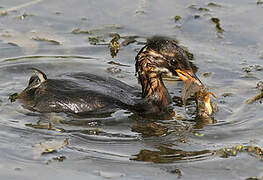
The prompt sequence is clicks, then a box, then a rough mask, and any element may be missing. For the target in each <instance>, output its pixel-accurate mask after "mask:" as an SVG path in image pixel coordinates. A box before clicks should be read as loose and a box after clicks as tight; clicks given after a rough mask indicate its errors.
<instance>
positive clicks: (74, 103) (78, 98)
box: [18, 37, 201, 114]
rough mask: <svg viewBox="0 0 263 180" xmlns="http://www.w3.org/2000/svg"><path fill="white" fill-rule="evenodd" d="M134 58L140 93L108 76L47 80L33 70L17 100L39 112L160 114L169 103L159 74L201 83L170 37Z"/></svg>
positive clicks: (156, 40) (78, 75)
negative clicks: (125, 111) (122, 111)
mask: <svg viewBox="0 0 263 180" xmlns="http://www.w3.org/2000/svg"><path fill="white" fill-rule="evenodd" d="M135 60H136V63H135V68H136V72H137V74H138V79H139V82H140V84H141V86H142V94H141V95H140V93H138V92H137V91H136V90H134V89H133V87H131V86H129V85H127V84H125V83H123V82H121V81H118V80H116V79H113V78H109V77H100V76H96V75H92V74H88V73H75V74H65V75H63V76H61V78H60V79H49V78H47V77H46V75H45V74H44V73H43V72H41V71H39V70H37V69H34V70H35V72H36V75H37V76H36V75H34V76H32V77H31V79H30V81H29V85H28V87H27V88H26V89H25V90H24V91H23V92H21V93H20V94H19V96H18V99H19V100H20V101H21V102H22V103H23V104H24V106H25V107H26V108H28V109H30V110H33V111H38V112H65V113H69V114H100V113H105V112H114V111H116V109H128V110H130V111H132V112H135V113H139V114H160V113H165V112H167V109H168V105H169V103H170V102H171V98H170V95H169V93H168V91H167V89H166V87H165V86H164V83H163V81H162V75H164V74H165V75H171V76H178V75H179V77H180V78H181V79H184V78H193V79H195V80H196V81H197V82H200V81H199V80H198V78H197V77H196V76H195V72H196V67H195V66H194V65H193V64H192V63H191V62H190V58H189V53H187V52H186V51H185V50H184V49H182V48H181V47H179V46H178V45H177V44H176V42H175V41H173V40H171V39H169V38H162V37H154V38H152V39H150V40H149V41H148V42H147V44H146V45H145V46H144V47H143V48H142V49H141V50H140V52H139V53H138V55H137V56H136V58H135ZM178 73H179V74H178ZM200 83H201V82H200Z"/></svg>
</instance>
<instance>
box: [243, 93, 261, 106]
mask: <svg viewBox="0 0 263 180" xmlns="http://www.w3.org/2000/svg"><path fill="white" fill-rule="evenodd" d="M262 97H263V91H261V92H260V93H259V94H258V95H256V96H254V97H252V98H251V99H249V100H247V101H246V104H251V103H253V102H254V101H256V100H259V99H261V98H262Z"/></svg>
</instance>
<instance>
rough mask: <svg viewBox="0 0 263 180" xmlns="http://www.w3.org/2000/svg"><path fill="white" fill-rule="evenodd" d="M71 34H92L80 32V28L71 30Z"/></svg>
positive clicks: (84, 31) (86, 31)
mask: <svg viewBox="0 0 263 180" xmlns="http://www.w3.org/2000/svg"><path fill="white" fill-rule="evenodd" d="M71 33H73V34H92V32H91V31H88V30H81V29H80V28H76V29H73V30H72V31H71Z"/></svg>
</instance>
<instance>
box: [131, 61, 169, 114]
mask: <svg viewBox="0 0 263 180" xmlns="http://www.w3.org/2000/svg"><path fill="white" fill-rule="evenodd" d="M136 67H137V68H136V70H137V73H138V80H139V82H140V83H141V86H142V97H143V98H145V99H147V100H148V102H149V103H152V104H153V105H156V106H157V107H158V108H159V109H160V110H167V107H168V105H169V103H170V102H171V97H170V95H169V93H168V91H167V89H166V87H165V85H164V83H163V80H162V77H161V74H160V73H158V72H157V71H156V68H158V67H156V66H154V65H153V64H152V62H151V61H150V60H149V59H147V58H145V59H143V60H140V61H137V63H136Z"/></svg>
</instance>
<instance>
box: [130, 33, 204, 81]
mask: <svg viewBox="0 0 263 180" xmlns="http://www.w3.org/2000/svg"><path fill="white" fill-rule="evenodd" d="M135 60H136V65H135V66H136V72H139V71H140V66H146V67H148V70H149V72H152V73H156V74H158V75H168V76H179V78H180V79H181V80H183V81H188V80H191V81H193V82H195V83H197V84H198V85H202V83H201V81H200V80H199V79H198V78H197V76H196V75H195V72H196V71H197V68H196V67H195V66H194V65H193V63H191V61H190V58H189V56H188V53H187V52H186V50H184V49H182V48H181V47H180V46H178V45H177V44H176V41H175V40H173V39H169V38H166V37H159V36H158V37H153V38H151V39H149V40H148V42H147V45H146V46H144V47H143V48H142V49H141V51H140V52H139V53H138V55H137V56H136V58H135ZM202 86H203V85H202Z"/></svg>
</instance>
